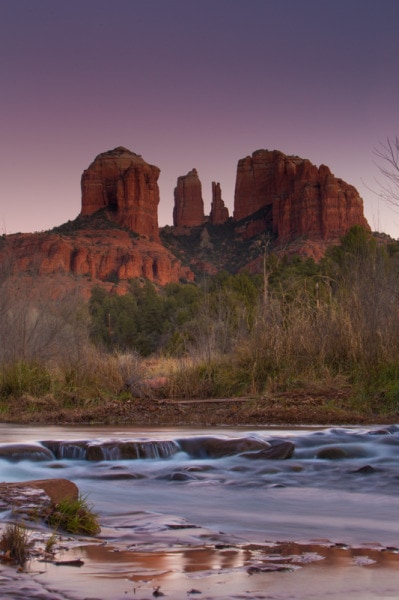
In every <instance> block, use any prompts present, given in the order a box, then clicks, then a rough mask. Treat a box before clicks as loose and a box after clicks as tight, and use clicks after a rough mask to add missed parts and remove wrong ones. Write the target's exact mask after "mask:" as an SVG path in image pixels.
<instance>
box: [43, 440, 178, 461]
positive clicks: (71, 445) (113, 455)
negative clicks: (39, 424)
mask: <svg viewBox="0 0 399 600" xmlns="http://www.w3.org/2000/svg"><path fill="white" fill-rule="evenodd" d="M42 445H43V446H44V447H45V448H47V449H48V450H50V451H51V452H52V453H53V454H54V457H55V458H56V459H58V460H89V461H103V460H106V461H113V460H134V459H158V460H159V459H164V458H169V457H170V456H173V454H176V453H177V452H179V451H180V446H179V444H178V443H177V442H175V441H174V440H148V441H147V440H145V441H123V440H122V441H119V440H115V441H107V442H101V441H93V442H90V441H74V442H67V441H53V440H51V441H44V442H42Z"/></svg>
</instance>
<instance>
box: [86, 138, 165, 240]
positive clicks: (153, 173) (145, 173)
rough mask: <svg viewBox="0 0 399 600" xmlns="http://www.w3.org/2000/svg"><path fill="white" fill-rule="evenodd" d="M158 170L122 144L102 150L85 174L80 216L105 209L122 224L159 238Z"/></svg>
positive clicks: (142, 233)
mask: <svg viewBox="0 0 399 600" xmlns="http://www.w3.org/2000/svg"><path fill="white" fill-rule="evenodd" d="M159 173H160V170H159V169H158V167H155V166H153V165H149V164H148V163H146V162H145V160H144V159H143V158H142V157H141V156H139V155H138V154H135V153H134V152H131V151H130V150H127V149H126V148H123V147H122V146H120V147H118V148H115V149H114V150H110V151H109V152H103V153H102V154H99V155H98V156H97V157H96V158H95V160H94V161H93V162H92V164H91V165H90V166H89V168H88V169H86V170H85V171H84V173H83V175H82V180H81V187H82V211H81V213H80V214H81V216H88V215H92V214H94V213H96V212H97V211H98V210H100V209H106V211H107V214H108V217H109V218H110V219H112V220H113V221H115V222H116V223H118V224H119V225H121V227H126V228H127V229H130V230H131V231H134V232H136V233H138V234H140V235H143V236H147V237H149V238H151V239H158V237H159V230H158V204H159V189H158V183H157V181H158V177H159Z"/></svg>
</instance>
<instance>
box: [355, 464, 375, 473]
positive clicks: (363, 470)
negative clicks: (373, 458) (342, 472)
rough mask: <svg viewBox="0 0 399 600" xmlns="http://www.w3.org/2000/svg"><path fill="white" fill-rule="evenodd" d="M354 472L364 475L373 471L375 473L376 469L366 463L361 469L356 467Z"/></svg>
mask: <svg viewBox="0 0 399 600" xmlns="http://www.w3.org/2000/svg"><path fill="white" fill-rule="evenodd" d="M353 472H354V473H361V474H362V475H370V474H371V473H375V472H376V470H375V469H374V468H373V467H372V466H371V465H365V466H364V467H360V469H356V471H353Z"/></svg>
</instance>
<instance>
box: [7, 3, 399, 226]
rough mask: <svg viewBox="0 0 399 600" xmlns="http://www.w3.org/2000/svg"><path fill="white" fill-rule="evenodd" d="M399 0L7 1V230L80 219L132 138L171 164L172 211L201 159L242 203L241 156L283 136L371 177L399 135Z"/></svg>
mask: <svg viewBox="0 0 399 600" xmlns="http://www.w3.org/2000/svg"><path fill="white" fill-rule="evenodd" d="M398 24H399V2H398V0H300V1H299V0H245V1H244V0H0V64H1V67H0V75H1V93H0V102H1V120H0V185H1V188H0V189H1V193H0V228H1V233H13V232H18V231H21V232H28V231H38V230H45V229H48V228H51V227H53V226H55V225H59V224H61V223H63V222H65V221H67V220H69V219H74V218H75V217H76V216H77V215H78V213H79V211H80V202H81V197H80V177H81V174H82V172H83V170H84V169H85V168H87V167H88V166H89V164H90V163H91V162H92V161H93V160H94V158H95V156H96V155H97V154H99V153H101V152H104V151H106V150H110V149H112V148H114V147H116V146H126V147H127V148H129V149H130V150H132V151H133V152H136V153H138V154H141V155H142V156H143V158H144V159H145V160H146V161H147V162H149V163H151V164H154V165H157V166H158V167H159V168H160V169H161V175H160V179H159V187H160V193H161V201H160V205H159V222H160V225H165V224H171V223H172V210H173V189H174V187H175V185H176V180H177V177H178V176H179V175H184V174H186V173H187V172H188V171H189V170H190V169H192V168H193V167H195V168H196V169H197V171H198V174H199V177H200V179H201V181H202V190H203V198H204V202H205V209H206V212H209V208H210V200H211V182H212V181H219V182H220V184H221V188H222V197H223V199H224V200H225V203H226V205H227V206H228V207H229V209H230V213H231V212H232V208H233V199H234V185H235V174H236V167H237V161H238V160H239V159H240V158H243V157H245V156H247V155H248V154H251V153H252V152H253V151H254V150H257V149H260V148H267V149H269V150H272V149H278V150H281V151H283V152H285V153H287V154H295V155H299V156H301V157H303V158H308V159H310V160H311V161H312V162H313V163H315V164H317V165H320V164H326V165H328V166H329V167H330V169H331V170H332V172H333V173H334V174H335V175H336V176H337V177H341V178H342V179H344V180H345V181H347V182H348V183H351V184H352V185H354V186H355V187H356V188H357V189H358V190H359V192H360V194H361V196H362V197H363V199H364V201H365V214H366V217H367V219H368V221H369V223H370V225H371V227H372V229H373V230H379V231H385V232H387V233H390V234H391V235H392V236H393V237H395V238H397V237H399V213H398V214H396V213H394V212H393V211H392V210H391V209H390V208H389V207H388V206H387V205H386V204H384V203H382V202H381V201H379V199H378V197H377V196H376V195H375V194H374V193H373V192H372V191H370V189H369V188H376V187H377V184H376V182H375V178H376V177H377V178H378V169H377V167H376V166H375V164H374V160H375V157H374V155H373V148H375V147H378V146H379V144H381V143H384V142H385V140H386V139H387V137H395V135H399V77H398V69H399V66H398V62H399V59H398V57H399V36H398Z"/></svg>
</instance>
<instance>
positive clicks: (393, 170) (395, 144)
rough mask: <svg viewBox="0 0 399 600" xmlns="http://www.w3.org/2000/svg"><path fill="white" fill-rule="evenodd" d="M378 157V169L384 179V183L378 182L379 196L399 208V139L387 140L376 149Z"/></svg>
mask: <svg viewBox="0 0 399 600" xmlns="http://www.w3.org/2000/svg"><path fill="white" fill-rule="evenodd" d="M374 155H375V156H376V157H377V161H376V164H377V167H378V169H379V171H380V173H381V175H383V177H384V182H381V181H378V180H377V184H378V190H377V191H376V193H377V195H378V196H379V197H380V198H382V199H383V200H384V201H386V202H389V203H390V204H393V205H394V206H395V207H397V208H398V207H399V138H398V136H395V138H392V139H390V138H389V137H388V138H387V140H386V143H385V144H382V143H381V144H380V145H379V146H377V147H376V148H374Z"/></svg>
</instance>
